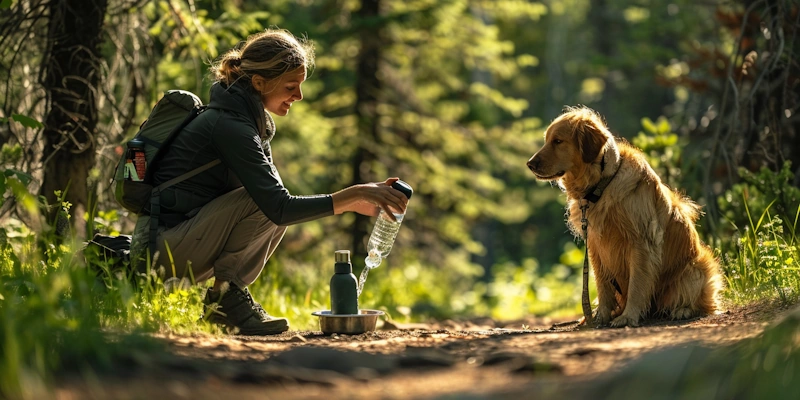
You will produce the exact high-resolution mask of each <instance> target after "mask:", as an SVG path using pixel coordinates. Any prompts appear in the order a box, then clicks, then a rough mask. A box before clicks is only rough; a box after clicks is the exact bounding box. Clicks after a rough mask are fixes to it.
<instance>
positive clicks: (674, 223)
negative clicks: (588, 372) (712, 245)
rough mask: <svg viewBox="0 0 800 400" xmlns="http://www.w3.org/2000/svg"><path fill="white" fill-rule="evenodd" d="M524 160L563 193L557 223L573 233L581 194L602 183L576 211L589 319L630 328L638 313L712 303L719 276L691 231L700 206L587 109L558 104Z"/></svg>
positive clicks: (695, 309)
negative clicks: (562, 219)
mask: <svg viewBox="0 0 800 400" xmlns="http://www.w3.org/2000/svg"><path fill="white" fill-rule="evenodd" d="M528 168H529V169H530V170H531V171H532V172H533V174H534V175H535V176H536V178H537V179H539V180H545V181H556V182H557V183H558V185H559V186H560V187H561V189H562V190H563V191H564V192H565V193H566V194H567V215H568V217H567V225H569V227H570V229H571V230H572V232H573V234H574V235H576V236H578V237H583V233H582V229H581V208H580V206H581V202H582V200H583V199H584V197H585V196H586V195H587V193H588V192H590V191H594V190H595V187H596V186H597V185H598V183H600V182H601V181H603V183H607V186H606V187H605V191H603V192H602V195H601V197H600V198H599V199H593V200H596V202H589V203H588V204H589V208H588V210H587V212H586V218H587V219H588V237H589V239H588V246H589V260H590V263H591V266H592V270H593V271H594V276H595V283H596V286H597V309H596V312H595V323H596V325H597V326H604V325H608V324H609V323H610V325H611V326H612V327H622V326H638V325H639V323H640V322H641V320H642V318H645V317H647V316H664V317H670V318H672V319H685V318H693V317H697V316H702V315H707V314H710V313H712V312H714V311H715V310H716V309H717V295H718V292H719V290H720V289H721V287H722V277H721V276H720V272H719V264H718V262H717V260H716V259H715V257H714V255H713V253H712V251H711V250H710V249H709V248H708V247H707V246H706V245H704V244H703V243H702V242H701V240H700V238H699V237H698V235H697V231H696V230H695V225H694V224H695V221H696V220H697V218H698V216H699V215H700V207H699V206H698V205H697V204H695V203H694V202H693V201H692V200H691V199H689V198H688V197H685V196H683V195H681V194H679V193H677V192H675V191H673V190H672V189H670V188H669V187H668V186H667V185H665V184H664V183H663V182H661V179H660V178H659V176H658V175H657V174H656V172H655V171H653V169H652V168H651V167H650V165H649V164H648V163H647V161H646V159H645V157H644V154H642V152H641V151H640V150H638V149H637V148H635V147H633V146H632V145H630V144H629V143H627V142H626V141H624V140H623V139H615V138H614V137H613V136H612V135H611V133H610V132H609V130H608V128H607V127H606V125H605V123H604V122H603V121H602V119H601V117H600V115H599V114H597V113H596V112H595V111H594V110H591V109H589V108H587V107H568V108H567V109H566V111H565V112H564V113H563V114H561V115H560V116H559V117H558V118H556V119H555V120H554V121H553V122H552V123H551V124H550V126H548V128H547V130H546V131H545V143H544V145H543V146H542V148H541V149H540V150H539V151H538V152H536V154H534V155H533V157H531V158H530V160H528ZM595 193H596V192H595ZM583 201H584V202H586V201H587V200H583Z"/></svg>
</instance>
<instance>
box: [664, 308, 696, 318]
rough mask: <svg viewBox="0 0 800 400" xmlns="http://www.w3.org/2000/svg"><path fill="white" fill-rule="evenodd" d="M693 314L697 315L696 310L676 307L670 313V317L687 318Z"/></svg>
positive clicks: (693, 315)
mask: <svg viewBox="0 0 800 400" xmlns="http://www.w3.org/2000/svg"><path fill="white" fill-rule="evenodd" d="M695 316H697V312H695V311H694V310H692V309H691V308H689V307H681V308H676V309H674V310H672V312H671V313H670V317H671V318H672V319H689V318H693V317H695Z"/></svg>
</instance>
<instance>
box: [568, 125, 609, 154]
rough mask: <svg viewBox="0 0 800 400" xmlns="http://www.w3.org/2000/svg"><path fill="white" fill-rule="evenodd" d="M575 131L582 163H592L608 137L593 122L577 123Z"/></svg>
mask: <svg viewBox="0 0 800 400" xmlns="http://www.w3.org/2000/svg"><path fill="white" fill-rule="evenodd" d="M575 130H576V134H577V136H578V149H579V150H580V152H581V158H582V159H583V162H585V163H587V164H589V163H592V162H594V160H595V159H596V158H597V156H598V155H600V151H601V150H603V146H605V144H606V142H607V141H608V135H606V133H605V130H604V129H602V128H601V127H599V126H597V123H596V122H595V121H593V120H583V121H579V122H578V125H577V127H576V129H575Z"/></svg>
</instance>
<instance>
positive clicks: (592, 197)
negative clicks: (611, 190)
mask: <svg viewBox="0 0 800 400" xmlns="http://www.w3.org/2000/svg"><path fill="white" fill-rule="evenodd" d="M606 153H608V152H606ZM620 167H622V158H620V159H619V163H618V164H617V170H616V171H614V173H613V174H611V176H606V177H604V178H603V179H600V182H597V184H596V185H594V186H592V187H591V188H589V190H587V191H586V195H585V196H583V199H584V200H588V201H590V202H592V203H597V202H598V201H599V200H600V196H602V195H603V191H605V190H606V187H608V184H609V183H611V181H612V180H614V177H616V176H617V172H619V169H620ZM605 169H606V155H605V154H603V158H602V159H601V160H600V173H601V174H602V173H603V170H605Z"/></svg>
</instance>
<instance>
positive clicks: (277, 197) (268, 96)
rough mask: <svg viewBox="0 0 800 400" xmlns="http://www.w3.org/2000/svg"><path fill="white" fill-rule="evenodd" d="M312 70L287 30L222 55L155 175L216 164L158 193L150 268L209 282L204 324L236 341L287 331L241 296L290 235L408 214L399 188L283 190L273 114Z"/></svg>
mask: <svg viewBox="0 0 800 400" xmlns="http://www.w3.org/2000/svg"><path fill="white" fill-rule="evenodd" d="M313 61H314V53H313V49H312V47H311V46H310V45H309V44H307V43H305V42H303V41H300V40H298V39H297V38H295V37H294V36H293V35H292V34H291V33H289V32H288V31H285V30H267V31H265V32H262V33H259V34H257V35H253V36H251V37H249V38H248V39H247V41H246V42H244V43H243V45H241V46H239V48H235V49H232V50H230V51H228V52H227V53H226V54H224V55H223V56H222V57H221V58H220V59H219V60H218V61H217V62H216V63H215V64H214V65H213V66H212V73H213V75H214V78H215V80H216V82H215V83H214V84H213V85H212V87H211V100H210V102H209V104H208V109H207V110H205V111H204V112H203V113H201V114H200V115H199V116H198V117H196V118H195V119H194V120H193V121H192V122H191V123H190V124H189V125H187V127H186V128H185V129H184V130H183V131H182V132H181V133H180V134H179V135H177V137H176V138H175V141H174V142H173V143H172V145H171V146H170V149H169V151H168V152H167V153H166V155H165V156H164V158H163V159H162V161H161V162H160V164H159V167H158V169H157V171H156V173H155V175H154V184H156V185H158V184H161V183H163V182H166V181H168V180H170V179H172V178H175V177H177V176H180V175H181V174H184V173H186V172H187V171H190V170H193V169H195V168H197V167H199V166H202V165H205V164H207V163H209V162H210V161H213V160H216V159H220V160H221V161H222V163H221V164H219V165H217V166H215V167H212V168H210V169H208V170H206V171H204V172H202V173H200V174H198V175H196V176H194V177H192V178H189V179H187V180H185V181H183V182H180V183H178V184H176V185H174V186H172V187H170V188H168V189H166V190H165V191H163V192H162V193H161V216H160V218H159V223H160V224H161V225H163V226H161V227H159V235H158V240H157V252H158V254H160V257H159V259H157V260H156V262H157V264H159V265H164V267H165V270H166V273H167V275H168V276H175V277H178V278H180V277H192V278H193V279H194V280H195V281H196V282H202V281H205V280H207V279H209V278H211V277H213V278H214V284H213V287H211V288H209V290H208V291H207V293H206V297H205V299H204V308H205V315H206V317H207V318H208V320H209V321H211V322H214V323H218V324H223V325H227V326H230V327H236V328H238V329H239V332H240V333H241V334H246V335H269V334H276V333H280V332H284V331H286V330H287V329H289V326H288V323H287V321H286V319H284V318H275V317H271V316H269V315H268V314H267V313H266V312H265V311H264V309H263V308H262V307H261V305H260V304H258V303H257V302H255V301H254V300H253V298H252V296H251V295H250V293H249V291H248V290H247V286H248V285H250V284H251V283H253V282H254V281H255V280H256V278H257V277H258V275H259V274H260V273H261V271H262V270H263V268H264V265H265V263H266V260H267V259H269V257H270V256H271V255H272V253H273V252H274V251H275V248H276V247H277V246H278V244H279V243H280V241H281V239H282V238H283V234H284V232H285V231H286V226H287V225H291V224H296V223H300V222H304V221H310V220H314V219H318V218H322V217H325V216H328V215H332V214H342V213H344V212H347V211H354V212H357V213H360V214H363V215H368V216H377V214H378V212H379V211H380V209H385V210H387V211H388V210H389V209H390V208H392V209H397V210H403V211H405V207H406V203H407V201H408V200H407V199H406V197H405V196H404V195H403V194H402V193H400V192H399V191H397V190H395V189H393V188H391V187H390V186H391V184H392V183H394V182H395V181H396V180H397V178H389V179H387V180H386V181H385V182H379V183H369V184H361V185H354V186H350V187H348V188H345V189H343V190H341V191H339V192H336V193H333V194H326V195H315V196H294V195H292V194H290V193H289V191H288V190H287V189H286V188H285V187H284V186H283V181H282V180H281V177H280V175H279V174H278V171H277V169H276V168H275V166H274V165H273V163H272V153H271V150H270V140H271V139H272V137H273V136H274V135H275V124H274V123H273V120H272V117H271V116H270V114H274V115H278V116H284V115H286V114H287V113H288V112H289V110H290V109H291V107H292V103H294V102H296V101H300V100H302V99H303V92H302V90H301V85H302V84H303V81H305V79H306V71H307V70H308V69H309V68H310V67H311V66H312V65H313ZM387 214H389V215H392V213H391V212H387ZM146 220H147V218H142V219H140V221H138V222H137V229H136V231H137V233H139V234H136V235H134V241H135V242H137V243H138V244H139V246H138V247H139V248H141V247H142V242H146V239H144V238H145V237H146V236H147V235H146V234H142V233H144V232H145V231H146V230H147V228H146V227H147V225H148V222H147V221H146ZM142 239H143V240H142ZM168 255H169V256H168ZM170 259H171V261H165V260H170Z"/></svg>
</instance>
